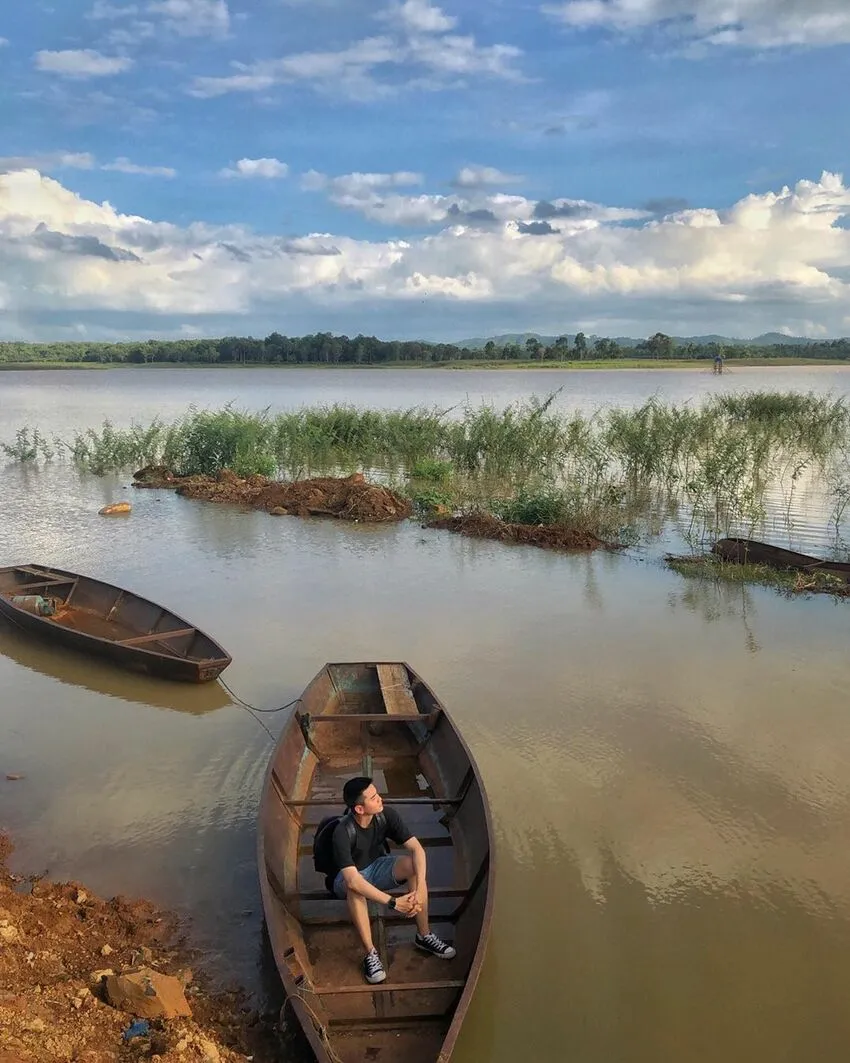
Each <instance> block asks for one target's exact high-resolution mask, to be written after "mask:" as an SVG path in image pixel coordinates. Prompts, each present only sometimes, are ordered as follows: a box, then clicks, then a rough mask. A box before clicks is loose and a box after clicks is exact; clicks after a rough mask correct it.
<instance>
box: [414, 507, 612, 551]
mask: <svg viewBox="0 0 850 1063" xmlns="http://www.w3.org/2000/svg"><path fill="white" fill-rule="evenodd" d="M427 527H429V528H441V529H444V530H446V531H452V532H457V533H458V534H460V535H469V536H470V537H472V538H473V539H495V540H496V541H497V542H502V543H525V544H527V545H529V546H540V547H543V548H544V549H546V550H598V549H599V548H600V547H604V548H605V549H608V550H610V549H613V548H614V547H613V544H612V543H607V542H605V540H604V539H600V538H599V537H598V536H596V535H594V534H593V533H592V532H589V531H583V530H579V529H576V528H569V527H567V526H566V525H563V524H509V523H508V522H507V521H503V520H499V518H498V517H494V516H492V515H491V514H490V513H468V514H465V515H464V516H460V517H438V518H436V519H435V520H430V521H428V524H427Z"/></svg>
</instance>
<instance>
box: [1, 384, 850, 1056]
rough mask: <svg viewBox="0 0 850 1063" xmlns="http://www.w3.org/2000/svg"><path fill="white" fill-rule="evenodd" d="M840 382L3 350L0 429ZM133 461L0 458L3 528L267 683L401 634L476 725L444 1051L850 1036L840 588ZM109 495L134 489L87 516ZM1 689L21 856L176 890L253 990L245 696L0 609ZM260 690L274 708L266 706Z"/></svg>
mask: <svg viewBox="0 0 850 1063" xmlns="http://www.w3.org/2000/svg"><path fill="white" fill-rule="evenodd" d="M848 384H850V372H848V370H845V369H843V368H837V369H836V368H834V367H822V368H811V369H784V368H783V369H762V370H758V369H733V370H732V371H730V372H729V373H727V374H725V375H724V376H723V377H721V378H714V377H712V376H711V374H710V373H707V372H706V373H703V372H701V371H677V370H655V371H643V372H642V371H632V370H620V371H615V372H598V371H586V372H578V371H574V372H563V373H562V372H558V371H546V370H541V371H534V372H523V371H507V372H484V371H472V370H470V371H457V372H454V371H445V370H433V371H432V370H400V371H395V370H380V371H352V370H299V369H292V370H280V371H276V370H253V369H251V370H241V371H240V370H215V369H209V370H208V369H191V370H180V369H176V370H170V369H169V370H163V369H138V370H133V369H127V370H116V371H109V372H87V371H62V372H59V371H57V372H50V373H48V372H26V371H21V372H4V373H2V374H0V438H3V439H8V438H10V437H11V436H12V435H13V434H14V430H15V429H16V428H17V427H19V426H20V425H21V424H23V423H29V424H38V425H39V426H40V427H41V428H43V429H47V430H49V431H50V432H56V433H57V434H60V435H61V434H63V433H68V432H71V431H75V430H80V429H84V428H86V427H88V426H99V424H100V422H101V420H102V419H103V418H104V417H110V418H111V419H112V420H113V421H114V422H115V423H116V424H128V423H129V422H130V421H131V420H133V419H135V420H139V421H145V420H149V419H150V418H152V417H153V416H155V415H157V414H159V415H161V416H163V417H165V418H171V417H176V416H179V415H180V414H182V413H183V412H185V410H186V408H187V407H188V406H189V405H190V404H192V403H194V404H195V405H197V406H200V407H213V408H214V407H218V406H220V405H222V404H223V403H224V402H227V401H233V402H234V403H235V404H236V405H238V406H241V407H245V408H248V409H259V408H263V407H266V406H271V408H272V409H273V410H278V409H291V408H294V407H297V406H300V405H303V404H309V405H313V404H316V403H329V402H335V401H345V402H351V403H356V404H357V405H361V406H375V407H382V408H391V407H395V406H405V407H406V406H413V405H426V406H433V405H440V406H446V407H447V406H451V405H454V404H456V403H458V402H464V401H466V400H467V398H468V399H469V401H471V402H473V403H478V402H480V401H482V400H483V401H488V402H492V403H493V404H495V405H504V404H505V403H507V402H509V401H512V400H513V399H516V398H522V397H528V396H530V395H532V394H538V395H545V394H547V393H549V392H550V391H552V390H554V389H555V388H557V387H560V386H561V385H563V387H564V390H563V391H562V392H561V393H560V395H559V396H558V399H557V401H558V402H559V403H561V404H564V405H565V406H567V407H572V408H583V409H590V408H595V407H596V406H598V405H600V404H603V403H611V404H620V405H626V404H635V403H638V402H640V401H643V400H644V399H645V398H647V397H648V396H650V395H652V394H656V393H657V394H659V395H660V396H662V397H665V398H670V399H676V400H677V401H683V400H686V399H692V400H698V399H699V398H700V397H701V396H707V395H709V394H713V393H715V392H716V391H717V390H718V389H721V388H722V389H733V388H734V389H748V390H766V389H782V390H786V389H787V390H790V389H794V390H804V391H808V390H814V391H817V392H819V393H827V392H832V393H836V394H846V393H847V392H848ZM128 482H129V481H128V480H127V478H126V477H124V478H122V477H107V478H103V479H98V478H93V477H84V476H80V475H78V474H76V473H75V472H73V471H72V470H71V469H69V468H68V467H67V466H62V465H51V466H47V467H43V468H36V469H28V468H24V467H21V466H9V467H7V468H5V469H0V498H2V502H3V518H4V519H3V520H2V522H0V556H2V557H5V558H6V559H7V562H6V563H12V562H27V561H42V562H45V563H49V564H55V565H57V566H60V567H70V568H75V569H79V570H82V571H85V572H87V573H90V574H92V575H96V576H100V577H102V578H104V579H107V580H109V581H110V582H113V583H118V584H121V585H126V586H128V587H130V588H132V589H134V590H137V591H138V592H140V593H142V594H144V595H145V596H147V597H150V598H152V599H154V600H157V601H161V602H162V603H163V604H165V605H168V606H169V607H171V608H173V609H174V610H175V611H176V612H178V613H179V614H182V615H184V616H186V617H187V618H189V619H190V620H191V621H194V622H196V623H198V624H200V625H201V626H202V627H204V628H205V629H207V630H208V631H209V632H210V634H212V635H213V636H214V637H216V638H217V639H218V640H219V641H220V642H221V643H222V644H223V645H224V646H225V647H226V648H227V649H228V650H229V652H230V653H231V654H232V655H233V658H234V663H233V665H232V666H231V667H230V668H229V669H228V671H227V672H226V673H225V675H224V678H225V679H226V681H227V683H228V684H229V685H230V686H231V687H232V688H233V690H234V691H235V692H236V693H237V694H238V695H239V696H240V697H241V698H243V699H245V700H246V701H248V702H250V703H251V704H253V705H256V706H260V707H263V708H267V709H271V708H275V707H277V706H280V705H283V704H285V703H286V702H289V701H290V700H292V699H293V698H295V697H297V695H298V694H299V693H300V691H301V690H302V689H303V688H304V686H306V684H307V682H308V681H309V680H310V678H311V677H312V676H313V675H314V674H315V672H316V671H318V669H319V668H320V667H321V665H322V664H323V663H324V662H325V661H329V660H331V661H343V660H364V659H373V660H374V659H390V660H391V659H405V660H408V661H409V662H410V663H411V664H412V665H413V667H415V668H416V669H417V670H418V671H419V672H420V673H421V674H422V675H423V677H424V678H425V679H426V680H427V681H428V682H429V683H430V684H431V685H432V686H433V687H434V689H435V690H436V692H437V693H438V694H439V695H440V697H441V698H442V699H443V700H444V701H445V703H446V705H447V707H448V708H449V709H450V711H451V712H452V715H453V716H454V718H455V721H456V722H457V724H458V725H459V727H460V729H461V730H462V732H463V734H464V736H465V737H466V738H467V740H468V742H469V745H470V747H471V749H472V751H473V753H474V755H475V757H476V759H477V762H478V764H479V767H480V769H481V772H482V775H483V778H484V781H485V785H486V786H487V789H488V793H489V797H490V801H491V805H492V809H493V816H494V825H495V830H496V838H497V852H496V859H497V878H496V887H497V903H496V912H495V921H494V928H493V938H492V943H491V950H490V952H489V954H488V960H487V963H486V965H485V970H484V975H483V978H482V982H481V983H480V988H479V991H478V993H477V996H476V999H475V1002H474V1005H473V1008H472V1010H471V1012H470V1014H469V1017H468V1020H467V1024H466V1027H465V1031H464V1035H463V1037H462V1039H461V1042H460V1045H459V1047H458V1050H457V1052H456V1055H455V1056H454V1057H453V1058H454V1059H455V1060H457V1061H458V1063H480V1061H482V1060H488V1061H490V1060H492V1061H495V1063H508V1061H511V1063H513V1061H514V1060H515V1059H516V1058H517V1057H524V1058H527V1059H530V1060H535V1061H536V1060H550V1059H551V1060H554V1059H562V1058H568V1059H575V1060H577V1061H581V1063H662V1061H664V1063H666V1061H668V1060H669V1061H672V1060H687V1061H688V1063H719V1061H724V1063H733V1061H739V1060H740V1061H742V1063H743V1061H746V1063H762V1061H763V1063H775V1061H777V1060H783V1061H788V1063H796V1061H797V1060H801V1059H817V1060H823V1061H832V1060H835V1061H838V1060H843V1059H844V1058H845V1056H846V1045H847V1043H848V1037H850V1017H848V1011H847V1009H846V1007H845V1000H844V997H845V990H846V986H847V984H848V982H850V918H848V916H850V852H848V847H847V845H846V838H847V832H848V828H850V723H849V722H848V714H847V693H846V692H847V689H848V683H850V664H848V658H847V643H848V634H850V612H848V608H847V606H846V605H845V604H842V603H839V604H836V603H834V602H833V601H832V600H830V599H826V598H812V599H806V598H795V599H793V600H789V599H785V598H782V597H780V596H778V595H777V594H775V593H774V592H772V591H770V590H767V589H764V588H742V587H731V586H716V585H714V584H698V583H690V582H687V581H685V580H683V579H681V578H680V577H679V576H677V575H675V574H674V573H672V572H670V571H668V570H666V569H665V568H664V567H663V565H662V564H661V563H660V561H657V560H655V559H654V558H653V557H652V556H651V555H648V554H646V553H644V552H642V551H639V550H638V551H632V552H629V553H626V554H624V555H614V554H607V553H606V554H601V553H600V554H595V555H558V554H552V553H547V552H544V551H537V550H534V549H532V548H523V547H514V548H511V547H506V546H502V545H500V544H495V543H488V542H479V541H472V540H467V539H463V538H460V537H454V536H452V535H451V534H449V533H445V532H438V531H431V530H425V529H422V528H421V527H419V526H418V525H417V524H416V523H415V522H406V523H404V524H401V525H397V526H388V527H364V526H349V525H345V524H343V523H335V522H332V521H322V520H299V519H297V518H271V517H268V516H266V515H265V514H262V513H250V512H241V511H239V510H237V509H230V508H226V507H220V506H215V505H205V504H203V503H196V502H191V501H189V500H186V499H181V498H178V497H176V496H174V495H172V494H171V493H167V492H162V493H161V492H132V493H130V492H128V491H127V490H126V485H127V484H128ZM125 496H126V497H130V498H131V500H132V501H133V503H134V511H133V514H132V515H131V516H130V517H129V518H126V519H116V520H105V519H104V518H101V517H99V516H98V515H97V509H98V508H99V507H100V506H102V505H104V504H105V503H106V502H109V501H114V500H116V499H117V498H119V497H125ZM810 520H811V524H812V528H813V529H816V528H817V517H816V515H814V516H810ZM0 689H2V691H3V699H2V700H3V717H4V719H3V729H2V741H1V742H0V826H2V827H5V828H7V829H9V830H10V831H11V832H12V834H13V836H14V838H15V840H16V843H17V852H16V855H15V857H14V858H13V862H14V866H15V868H16V869H17V870H19V871H41V870H47V871H49V873H50V875H51V876H54V877H60V878H74V879H80V880H82V881H83V882H85V883H86V884H88V885H89V886H90V887H91V888H93V889H95V890H97V891H99V892H101V893H104V894H107V895H109V894H113V893H117V892H124V893H133V894H140V895H144V896H148V897H151V898H152V899H154V900H156V901H157V902H159V903H161V904H163V905H166V906H169V907H173V908H176V909H177V910H179V911H180V912H182V913H184V914H185V915H188V916H189V917H190V918H191V935H192V940H193V941H194V942H195V943H196V944H197V945H198V946H199V947H200V948H201V949H202V950H203V952H204V954H205V957H206V960H207V963H208V965H209V966H210V968H211V969H212V970H213V971H214V972H215V973H216V974H217V975H218V976H219V977H220V978H221V979H229V978H234V979H237V980H239V981H241V982H242V983H243V984H245V985H247V986H248V987H249V988H250V989H251V990H252V991H254V992H256V993H257V994H258V995H259V996H261V997H262V996H263V994H264V993H265V992H266V990H267V983H266V981H265V974H264V971H263V968H262V966H261V963H260V957H261V954H262V949H261V911H260V905H259V891H258V886H257V881H256V868H255V863H254V847H255V814H256V807H257V799H258V793H259V787H260V783H261V779H262V775H263V772H264V770H265V767H266V763H267V759H268V756H269V753H270V750H271V738H270V736H269V734H268V733H266V731H265V730H264V729H263V728H262V727H261V726H260V725H259V724H258V722H257V719H255V718H253V717H252V716H251V715H249V714H248V712H247V711H245V710H244V709H243V708H241V707H240V706H239V705H237V704H236V703H235V702H234V701H233V699H231V697H230V696H229V695H228V694H227V692H226V691H225V690H224V689H223V688H222V687H220V686H218V685H217V684H214V685H208V686H204V687H199V688H193V687H183V686H179V685H172V684H168V683H162V682H157V681H155V680H150V679H145V678H142V677H135V676H132V675H130V674H125V673H123V672H121V671H119V670H117V669H114V668H110V667H108V666H107V665H105V664H98V663H96V662H94V661H89V660H87V659H86V658H82V657H78V656H75V655H73V654H71V653H60V652H58V651H56V650H52V649H50V648H48V647H46V646H43V645H40V644H38V643H36V642H32V641H30V640H29V639H27V638H26V637H25V636H24V635H22V634H21V633H20V632H19V631H17V630H16V629H14V628H8V627H5V626H0ZM260 719H261V720H262V722H263V723H264V724H265V725H266V726H267V727H268V728H269V730H270V731H271V733H272V734H277V733H278V731H279V730H280V727H281V724H282V714H274V713H272V714H269V715H263V716H262V717H260ZM7 773H17V774H21V775H23V776H24V778H23V779H21V780H20V781H16V782H12V781H8V780H6V779H5V776H6V774H7Z"/></svg>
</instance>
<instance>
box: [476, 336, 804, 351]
mask: <svg viewBox="0 0 850 1063" xmlns="http://www.w3.org/2000/svg"><path fill="white" fill-rule="evenodd" d="M560 335H562V336H566V337H567V339H568V340H569V341H570V346H572V345H573V343H574V342H575V333H573V332H569V333H567V332H562V333H560ZM557 338H558V337H557V336H542V335H540V333H538V332H505V333H503V334H502V335H501V336H485V337H481V336H476V337H475V338H473V339H470V340H459V341H458V343H457V346H458V347H468V348H469V349H470V350H479V349H481V348H482V347H484V346H485V345H486V344H487V342H488V340H492V341H493V342H494V343H495V344H496V346H497V347H505V346H507V345H508V344H511V343H516V344H518V345H519V346H520V347H522V346H523V345H524V344H525V341H526V340H529V339H535V340H539V341H540V343H542V344H543V346H544V347H549V346H551V345H552V344H553V343H554V342H555V340H556V339H557ZM596 338H597V337H596V336H595V335H594V336H588V337H587V342H588V346H591V347H592V346H593V342H594V340H595V339H596ZM646 338H647V337H646V336H641V337H638V338H636V337H634V336H614V337H613V339H614V341H615V342H616V343H619V345H620V346H621V347H636V346H637V345H638V344H639V343H643V342H644V341H645V340H646ZM673 341H674V342H675V343H676V345H677V346H680V347H684V346H685V345H686V344H688V343H696V344H699V345H705V344H707V343H724V344H727V345H729V346H735V345H736V344H740V343H748V344H749V345H750V346H751V347H773V346H776V345H777V344H781V345H782V346H786V347H791V346H804V345H806V344H809V343H817V342H818V341H817V340H813V339H811V338H809V337H806V336H786V335H785V334H784V333H783V332H765V333H764V334H763V335H761V336H754V337H753V338H752V339H737V338H735V337H733V336H717V335H710V336H674V337H673Z"/></svg>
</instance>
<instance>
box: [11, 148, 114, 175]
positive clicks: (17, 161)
mask: <svg viewBox="0 0 850 1063" xmlns="http://www.w3.org/2000/svg"><path fill="white" fill-rule="evenodd" d="M94 165H95V159H94V156H93V155H90V154H89V153H88V152H87V151H54V152H46V153H45V154H43V155H5V156H3V155H0V173H9V172H10V171H12V170H41V171H42V172H44V173H50V172H52V171H53V170H63V169H67V170H91V169H93V167H94Z"/></svg>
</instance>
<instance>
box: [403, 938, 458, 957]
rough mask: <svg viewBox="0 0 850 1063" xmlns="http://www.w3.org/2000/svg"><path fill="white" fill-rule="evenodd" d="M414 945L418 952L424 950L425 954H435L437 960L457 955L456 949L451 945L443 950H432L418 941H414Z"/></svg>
mask: <svg viewBox="0 0 850 1063" xmlns="http://www.w3.org/2000/svg"><path fill="white" fill-rule="evenodd" d="M414 945H415V946H416V947H417V949H419V951H420V952H424V953H425V954H426V956H436V957H437V959H438V960H453V959H454V958H455V956H457V950H456V949H453V948H452V947H451V946H449V948H448V949H447V950H446V951H445V952H434V950H433V949H429V948H428V946H427V945H420V944H419V942H418V941H414Z"/></svg>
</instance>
